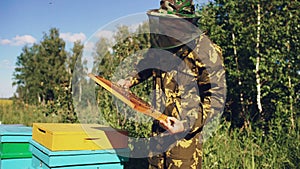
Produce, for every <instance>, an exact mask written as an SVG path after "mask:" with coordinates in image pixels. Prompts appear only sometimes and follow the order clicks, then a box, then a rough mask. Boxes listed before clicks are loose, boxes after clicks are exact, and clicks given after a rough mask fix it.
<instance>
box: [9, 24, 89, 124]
mask: <svg viewBox="0 0 300 169" xmlns="http://www.w3.org/2000/svg"><path fill="white" fill-rule="evenodd" d="M82 48H83V46H82V45H81V44H80V42H76V43H75V44H74V48H73V53H72V54H70V53H68V52H67V51H66V50H65V42H64V41H63V39H61V38H60V37H59V31H58V29H56V28H52V29H50V31H49V34H46V33H45V34H44V36H43V39H42V41H41V42H40V43H39V44H34V45H33V46H32V47H28V46H25V47H24V48H23V51H22V53H21V54H20V55H19V56H18V58H17V63H16V65H17V67H16V68H15V72H14V75H13V76H14V83H13V84H14V85H16V86H17V95H16V97H17V98H18V99H20V100H22V101H23V102H24V103H25V104H29V105H43V107H45V108H46V110H45V112H44V113H45V115H46V116H51V115H54V116H59V117H60V118H61V122H75V121H76V120H77V117H76V113H75V111H74V108H73V102H72V85H71V82H72V76H73V71H74V65H75V63H76V60H77V57H79V56H80V55H81V51H82Z"/></svg>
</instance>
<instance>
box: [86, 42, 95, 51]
mask: <svg viewBox="0 0 300 169" xmlns="http://www.w3.org/2000/svg"><path fill="white" fill-rule="evenodd" d="M94 49H95V43H94V42H87V43H85V44H84V50H85V51H93V50H94Z"/></svg>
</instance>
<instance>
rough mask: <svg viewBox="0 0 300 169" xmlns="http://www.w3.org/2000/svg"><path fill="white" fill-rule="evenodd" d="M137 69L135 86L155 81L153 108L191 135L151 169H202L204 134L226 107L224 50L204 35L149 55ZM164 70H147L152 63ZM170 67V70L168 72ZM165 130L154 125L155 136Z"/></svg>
mask: <svg viewBox="0 0 300 169" xmlns="http://www.w3.org/2000/svg"><path fill="white" fill-rule="evenodd" d="M168 53H169V55H170V57H177V58H180V62H176V61H175V62H174V61H169V62H168V60H169V59H165V60H164V56H161V57H158V55H168ZM147 55H148V56H147V57H145V58H144V59H143V60H141V61H140V62H139V64H138V65H137V70H138V72H139V73H138V74H137V75H136V76H135V77H133V78H132V79H131V83H132V84H133V85H137V84H139V83H141V82H142V81H144V80H146V79H148V78H150V77H152V78H153V83H154V91H155V93H154V99H153V100H154V102H153V106H154V107H155V108H156V109H158V110H161V111H162V112H163V113H164V114H166V115H168V116H173V117H176V118H177V119H179V120H181V121H183V122H184V126H185V129H186V130H187V131H188V133H187V135H186V136H185V137H184V138H182V139H180V140H177V141H176V143H175V145H174V146H173V147H171V148H170V149H169V150H167V151H166V152H165V153H162V154H159V155H155V156H151V157H150V158H149V163H150V165H149V168H150V169H154V168H155V169H187V168H192V169H200V168H201V162H202V148H201V147H202V145H201V143H202V141H201V140H200V138H201V130H202V127H203V125H204V124H205V123H206V122H207V121H208V120H209V119H212V118H213V117H214V116H215V115H216V113H218V112H220V111H221V109H222V108H223V103H224V99H225V98H224V97H223V95H224V88H225V80H224V79H225V78H224V76H225V71H224V69H223V60H222V54H221V49H220V48H219V47H218V46H217V45H216V44H214V43H213V42H211V41H210V39H209V38H208V37H207V36H206V35H204V34H202V35H200V36H198V38H196V39H194V40H192V41H191V42H189V43H188V44H185V45H182V46H179V47H176V48H173V49H168V50H167V52H166V53H156V52H149V53H147ZM153 61H154V62H157V63H155V64H161V65H160V66H161V69H156V68H155V69H145V70H144V68H145V67H147V66H146V65H147V64H149V63H150V62H153ZM164 67H167V69H164ZM164 131H165V130H164V129H163V128H162V127H160V125H159V122H157V121H154V123H153V127H152V133H153V136H155V135H159V134H160V133H162V132H164Z"/></svg>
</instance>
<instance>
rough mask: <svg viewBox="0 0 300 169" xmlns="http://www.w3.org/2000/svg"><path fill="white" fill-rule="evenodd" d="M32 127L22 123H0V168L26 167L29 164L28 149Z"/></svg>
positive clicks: (21, 168)
mask: <svg viewBox="0 0 300 169" xmlns="http://www.w3.org/2000/svg"><path fill="white" fill-rule="evenodd" d="M31 135H32V128H31V127H25V126H23V125H0V168H1V169H2V168H3V169H27V168H30V166H31V156H32V153H31V152H30V150H29V141H30V140H31Z"/></svg>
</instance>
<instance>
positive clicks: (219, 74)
mask: <svg viewBox="0 0 300 169" xmlns="http://www.w3.org/2000/svg"><path fill="white" fill-rule="evenodd" d="M187 59H188V60H191V62H193V66H195V67H192V69H194V70H192V71H191V72H190V74H192V75H193V76H194V79H192V85H188V84H185V85H184V86H183V87H182V90H183V94H182V103H181V106H182V110H183V115H185V116H186V117H185V118H183V119H185V120H184V125H185V127H186V128H187V129H188V130H189V134H195V132H200V131H202V129H203V127H204V125H205V124H208V123H209V122H211V120H213V119H214V118H218V117H219V116H218V115H220V114H221V113H222V111H223V107H224V102H225V94H226V85H225V84H226V82H225V70H224V66H223V59H222V53H221V49H220V48H219V47H218V46H217V45H215V44H214V43H213V42H211V41H210V40H209V39H208V37H206V36H205V35H201V37H200V38H199V41H198V42H197V46H196V48H195V49H194V51H193V52H191V53H190V54H189V55H188V56H187ZM195 93H197V94H198V95H196V94H195ZM197 104H198V105H197Z"/></svg>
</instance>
